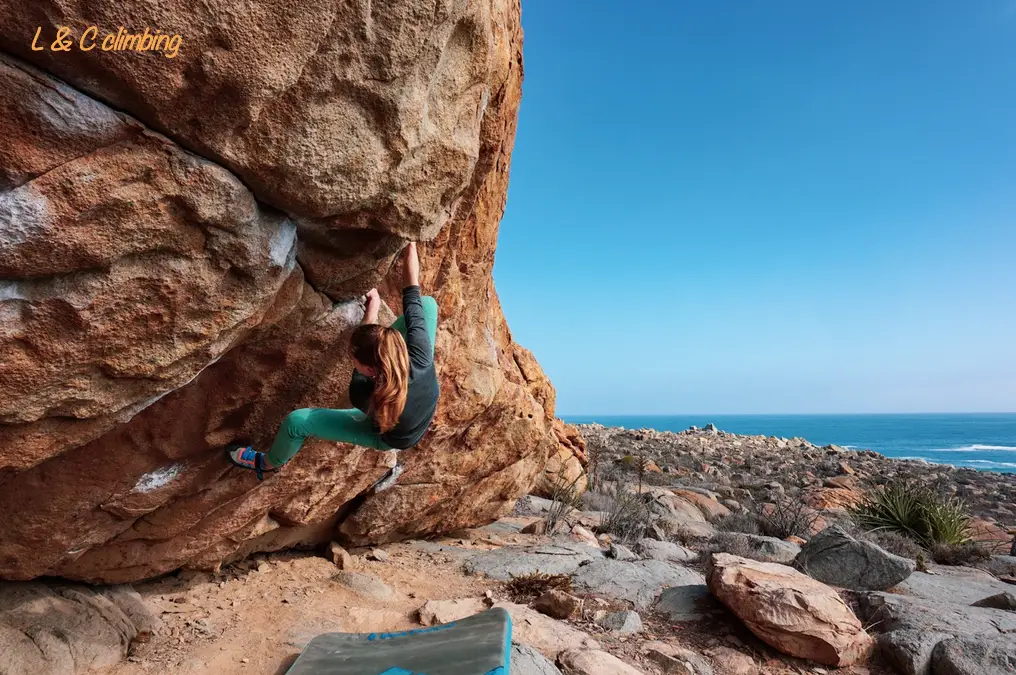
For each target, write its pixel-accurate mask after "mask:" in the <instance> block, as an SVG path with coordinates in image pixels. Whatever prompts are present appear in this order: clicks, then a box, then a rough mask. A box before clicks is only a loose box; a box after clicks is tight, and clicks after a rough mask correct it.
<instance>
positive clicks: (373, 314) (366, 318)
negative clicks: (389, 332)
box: [360, 288, 381, 326]
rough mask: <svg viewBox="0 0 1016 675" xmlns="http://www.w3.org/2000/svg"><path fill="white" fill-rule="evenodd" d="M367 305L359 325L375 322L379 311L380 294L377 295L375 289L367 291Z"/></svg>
mask: <svg viewBox="0 0 1016 675" xmlns="http://www.w3.org/2000/svg"><path fill="white" fill-rule="evenodd" d="M366 297H367V307H366V309H365V310H364V312H363V321H361V322H360V324H361V325H364V326H366V325H368V324H372V323H377V315H378V313H379V312H380V311H381V296H380V295H378V292H377V289H376V288H372V289H370V290H369V291H367V296H366Z"/></svg>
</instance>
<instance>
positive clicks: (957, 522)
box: [851, 479, 970, 549]
mask: <svg viewBox="0 0 1016 675" xmlns="http://www.w3.org/2000/svg"><path fill="white" fill-rule="evenodd" d="M851 515H853V517H854V520H856V521H857V523H858V524H859V525H860V526H861V527H863V528H864V529H866V530H869V531H875V532H879V531H893V532H899V533H901V534H904V535H906V536H908V537H910V538H911V539H913V540H914V541H916V542H917V543H918V544H920V545H921V546H924V547H925V548H928V549H930V548H931V547H933V546H935V545H936V544H963V543H965V542H967V541H969V540H970V538H969V537H968V536H967V531H968V528H969V525H970V516H969V515H967V512H966V508H965V507H964V504H963V502H961V501H960V500H958V499H956V498H943V497H940V496H939V495H938V494H936V493H935V491H934V490H932V489H931V488H929V487H927V486H925V485H922V484H920V483H917V482H915V481H913V480H910V479H903V480H898V481H894V482H892V483H889V484H886V485H883V486H880V487H877V488H874V489H872V490H870V491H868V493H867V494H866V495H865V497H864V499H863V500H862V501H861V502H860V503H859V504H858V505H856V506H855V507H853V508H852V509H851Z"/></svg>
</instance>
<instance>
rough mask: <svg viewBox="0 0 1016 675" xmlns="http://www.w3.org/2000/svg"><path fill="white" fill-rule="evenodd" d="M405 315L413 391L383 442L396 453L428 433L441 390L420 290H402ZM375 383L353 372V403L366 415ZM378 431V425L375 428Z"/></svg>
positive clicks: (412, 287) (351, 388) (407, 396)
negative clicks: (395, 450)
mask: <svg viewBox="0 0 1016 675" xmlns="http://www.w3.org/2000/svg"><path fill="white" fill-rule="evenodd" d="M402 313H403V316H404V317H405V321H406V346H407V347H408V348H409V390H408V393H407V394H406V407H405V408H404V409H403V410H402V415H401V416H399V421H398V423H397V424H396V425H395V426H394V427H393V428H392V429H391V430H390V431H388V432H386V433H383V434H381V440H382V441H384V442H385V443H387V444H388V445H390V446H391V447H393V448H396V449H406V448H411V447H412V446H414V445H416V444H417V443H419V442H420V439H421V438H423V435H424V434H426V433H427V429H428V428H429V427H430V423H431V420H433V419H434V413H435V412H436V411H437V400H438V395H439V394H440V387H439V386H438V382H437V371H436V370H435V368H434V345H433V344H432V343H431V340H430V335H429V334H428V332H427V324H426V321H425V319H424V316H423V302H422V301H421V298H420V287H419V286H407V287H406V288H404V289H403V290H402ZM373 393H374V380H372V379H371V378H369V377H367V376H366V375H364V374H363V373H360V372H358V371H356V370H353V379H352V380H351V381H350V383H349V400H350V401H351V402H352V404H353V405H354V406H356V407H357V408H358V409H360V410H361V411H362V412H364V413H368V414H369V412H370V399H371V396H372V395H373ZM374 426H375V429H377V424H375V425H374Z"/></svg>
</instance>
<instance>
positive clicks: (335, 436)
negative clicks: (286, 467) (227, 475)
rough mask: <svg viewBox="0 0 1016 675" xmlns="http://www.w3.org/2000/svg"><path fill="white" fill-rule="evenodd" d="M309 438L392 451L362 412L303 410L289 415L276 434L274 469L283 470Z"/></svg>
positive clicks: (272, 452) (272, 454) (272, 453)
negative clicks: (281, 468)
mask: <svg viewBox="0 0 1016 675" xmlns="http://www.w3.org/2000/svg"><path fill="white" fill-rule="evenodd" d="M308 436H315V437H317V438H323V439H325V440H326V441H336V442H339V443H352V444H353V445H359V446H361V447H364V448H373V449H375V450H388V449H390V448H389V447H388V446H387V445H386V444H385V443H384V441H382V440H381V437H380V436H379V435H378V434H377V433H376V432H375V431H374V425H373V423H372V422H371V420H370V418H369V417H367V416H366V415H364V414H363V413H362V412H360V411H359V410H355V409H350V410H332V409H330V408H301V409H299V410H294V411H293V412H291V413H289V414H288V415H286V419H285V420H283V422H282V425H281V426H280V427H279V431H278V433H277V434H275V441H274V442H273V443H272V447H271V449H270V450H269V451H268V453H267V455H266V456H267V458H268V461H269V463H270V464H271V465H272V467H280V466H282V465H283V464H285V463H286V462H288V461H289V460H291V459H292V458H293V455H295V454H296V453H297V452H298V451H299V450H300V447H301V446H303V442H304V441H305V440H307V437H308Z"/></svg>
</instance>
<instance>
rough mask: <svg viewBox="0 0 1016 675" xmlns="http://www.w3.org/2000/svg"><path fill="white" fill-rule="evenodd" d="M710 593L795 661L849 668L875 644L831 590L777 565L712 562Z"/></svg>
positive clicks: (725, 558) (726, 559)
mask: <svg viewBox="0 0 1016 675" xmlns="http://www.w3.org/2000/svg"><path fill="white" fill-rule="evenodd" d="M708 578H709V582H708V584H709V590H710V591H712V593H713V595H715V596H716V598H717V599H719V600H720V601H721V602H722V603H723V604H725V605H726V606H727V607H728V608H729V609H730V611H732V612H733V613H734V614H735V615H736V616H737V617H738V618H739V619H741V621H743V622H744V623H745V625H746V626H747V627H748V628H749V629H750V630H751V631H752V632H753V633H755V634H756V635H757V636H758V637H759V638H761V639H762V640H764V641H765V642H767V643H768V644H770V645H771V646H773V647H774V648H776V649H778V650H779V651H782V652H784V653H786V654H790V655H791V656H796V657H798V658H803V659H809V660H811V661H815V662H817V663H821V664H823V665H830V666H849V665H853V664H855V663H858V662H860V661H863V660H864V659H866V658H867V657H868V655H869V654H870V653H871V651H872V649H873V648H874V645H875V641H874V639H873V638H872V637H871V636H869V635H868V634H867V633H866V632H865V631H864V627H863V626H862V625H861V622H860V621H858V619H857V617H856V616H854V613H853V612H851V611H850V608H849V607H847V605H846V603H844V602H843V600H842V599H840V597H839V596H838V595H837V594H836V592H835V591H834V590H833V589H831V588H829V587H828V586H826V585H824V584H822V583H820V582H818V581H816V580H814V579H811V578H809V577H807V576H805V575H803V574H801V573H800V572H798V571H796V570H794V569H792V568H790V567H787V566H784V565H779V564H777V563H762V562H757V561H755V560H748V559H747V558H738V557H736V556H732V555H729V554H726V553H718V554H716V555H714V556H713V557H712V564H711V567H710V570H709V577H708Z"/></svg>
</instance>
